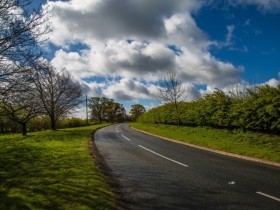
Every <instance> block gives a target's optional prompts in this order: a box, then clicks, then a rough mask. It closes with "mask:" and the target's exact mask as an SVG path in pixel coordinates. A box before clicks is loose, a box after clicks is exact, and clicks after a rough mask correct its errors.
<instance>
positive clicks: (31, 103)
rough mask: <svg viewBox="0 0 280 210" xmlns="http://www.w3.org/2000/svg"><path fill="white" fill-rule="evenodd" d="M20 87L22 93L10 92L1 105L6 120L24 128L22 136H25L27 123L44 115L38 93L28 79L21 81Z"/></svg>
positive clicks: (0, 108)
mask: <svg viewBox="0 0 280 210" xmlns="http://www.w3.org/2000/svg"><path fill="white" fill-rule="evenodd" d="M26 76H28V75H26ZM18 86H20V87H21V91H15V92H12V91H11V92H9V93H8V94H7V95H6V97H4V98H3V100H2V102H1V103H0V110H1V115H3V116H4V117H5V118H7V119H9V120H11V121H14V122H16V123H18V124H20V125H21V126H22V135H24V136H25V135H26V133H27V130H26V124H27V122H28V121H29V120H31V119H32V118H34V117H36V116H38V115H39V114H41V113H42V106H41V103H40V101H39V97H38V95H37V94H38V92H37V91H36V89H35V86H34V84H33V83H32V82H30V80H29V79H28V77H27V78H26V79H25V80H21V83H20V85H18ZM18 90H19V87H18Z"/></svg>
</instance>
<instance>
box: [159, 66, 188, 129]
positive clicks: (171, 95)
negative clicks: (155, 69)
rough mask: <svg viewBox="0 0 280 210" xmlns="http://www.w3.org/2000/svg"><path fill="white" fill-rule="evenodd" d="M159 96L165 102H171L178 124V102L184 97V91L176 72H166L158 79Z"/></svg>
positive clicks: (178, 123)
mask: <svg viewBox="0 0 280 210" xmlns="http://www.w3.org/2000/svg"><path fill="white" fill-rule="evenodd" d="M158 90H159V98H160V100H161V101H162V102H164V103H165V104H168V103H170V104H172V105H173V106H174V110H175V117H176V121H177V125H178V126H180V114H179V108H178V103H179V102H181V101H184V100H185V99H186V92H185V88H184V85H183V82H182V80H180V79H179V78H178V76H177V75H176V73H174V72H171V71H170V72H168V73H167V75H166V76H165V77H164V78H163V80H161V81H160V87H159V89H158Z"/></svg>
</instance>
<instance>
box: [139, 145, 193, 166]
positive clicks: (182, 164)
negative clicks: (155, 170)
mask: <svg viewBox="0 0 280 210" xmlns="http://www.w3.org/2000/svg"><path fill="white" fill-rule="evenodd" d="M138 146H139V147H141V148H142V149H144V150H146V151H148V152H151V153H153V154H155V155H157V156H159V157H162V158H164V159H166V160H169V161H172V162H174V163H177V164H179V165H181V166H184V167H189V166H188V165H186V164H184V163H180V162H178V161H176V160H173V159H170V158H168V157H165V156H163V155H161V154H159V153H156V152H154V151H153V150H150V149H148V148H146V147H143V146H142V145H138Z"/></svg>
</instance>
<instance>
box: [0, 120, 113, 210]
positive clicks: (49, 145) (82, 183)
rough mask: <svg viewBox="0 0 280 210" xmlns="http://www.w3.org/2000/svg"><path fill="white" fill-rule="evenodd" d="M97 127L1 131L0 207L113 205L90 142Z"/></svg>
mask: <svg viewBox="0 0 280 210" xmlns="http://www.w3.org/2000/svg"><path fill="white" fill-rule="evenodd" d="M100 126H101V125H99V126H89V127H83V128H72V129H64V130H59V131H43V132H36V133H30V134H28V136H27V137H22V136H21V135H0V155H1V156H0V164H1V165H0V209H114V208H115V198H114V195H113V193H112V192H111V190H110V188H109V187H108V185H107V184H106V182H105V179H104V177H103V176H102V174H101V173H100V172H99V170H98V168H97V166H96V165H95V162H94V160H93V158H92V156H91V154H90V149H89V145H88V143H89V139H90V134H91V132H92V131H93V130H95V129H97V127H100ZM103 126H104V125H103Z"/></svg>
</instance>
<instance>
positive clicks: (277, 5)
mask: <svg viewBox="0 0 280 210" xmlns="http://www.w3.org/2000/svg"><path fill="white" fill-rule="evenodd" d="M228 2H229V3H230V4H231V5H234V6H237V5H255V6H257V7H258V8H259V10H261V11H263V12H280V1H279V0H228Z"/></svg>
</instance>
